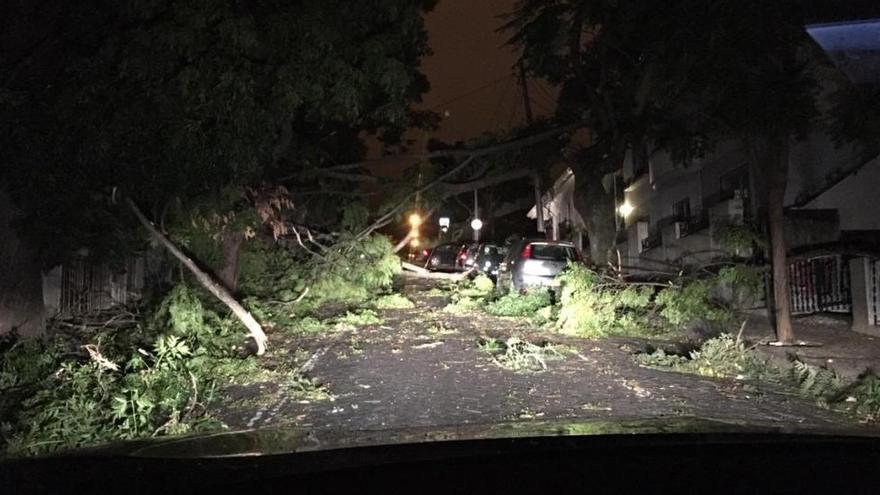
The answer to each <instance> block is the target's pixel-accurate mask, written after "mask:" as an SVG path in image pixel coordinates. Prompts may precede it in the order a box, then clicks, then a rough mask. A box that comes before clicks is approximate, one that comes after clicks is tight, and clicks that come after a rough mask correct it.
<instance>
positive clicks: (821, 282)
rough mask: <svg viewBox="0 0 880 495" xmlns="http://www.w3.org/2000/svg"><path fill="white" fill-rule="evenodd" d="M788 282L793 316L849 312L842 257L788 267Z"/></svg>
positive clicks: (846, 282) (848, 297) (813, 259)
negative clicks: (824, 312)
mask: <svg viewBox="0 0 880 495" xmlns="http://www.w3.org/2000/svg"><path fill="white" fill-rule="evenodd" d="M788 280H789V288H790V291H791V312H792V314H808V313H818V312H820V311H831V312H839V313H848V312H850V311H852V294H851V292H850V281H849V266H848V264H847V262H846V260H845V259H844V258H843V256H841V255H830V256H818V257H815V258H810V259H805V260H798V261H795V262H793V263H790V264H789V266H788Z"/></svg>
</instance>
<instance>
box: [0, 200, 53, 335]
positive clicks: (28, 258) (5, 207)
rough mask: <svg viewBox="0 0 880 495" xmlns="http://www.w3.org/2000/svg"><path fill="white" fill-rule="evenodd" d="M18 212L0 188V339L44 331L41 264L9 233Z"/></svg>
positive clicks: (20, 241)
mask: <svg viewBox="0 0 880 495" xmlns="http://www.w3.org/2000/svg"><path fill="white" fill-rule="evenodd" d="M17 216H18V212H17V211H16V209H15V207H14V206H13V205H12V202H11V201H10V199H9V197H8V195H7V194H6V193H5V191H4V189H3V185H2V184H0V335H3V334H6V333H9V332H11V331H13V330H15V331H16V332H17V333H18V334H19V335H22V336H35V335H39V334H40V333H41V332H42V330H43V317H44V311H43V290H42V279H41V275H40V269H41V267H40V261H39V259H38V257H37V253H36V251H35V250H34V249H32V248H30V247H29V246H27V245H26V244H25V243H24V242H23V241H22V240H21V239H20V238H19V237H18V236H17V235H16V233H15V231H14V230H13V229H12V225H11V224H12V222H13V221H14V220H15V219H16V217H17Z"/></svg>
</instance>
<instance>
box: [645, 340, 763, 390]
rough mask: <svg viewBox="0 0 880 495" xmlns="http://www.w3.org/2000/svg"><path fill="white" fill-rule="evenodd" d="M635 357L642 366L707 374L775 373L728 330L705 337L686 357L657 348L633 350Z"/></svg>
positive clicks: (758, 375) (752, 375) (750, 375)
mask: <svg viewBox="0 0 880 495" xmlns="http://www.w3.org/2000/svg"><path fill="white" fill-rule="evenodd" d="M635 359H636V362H638V363H639V364H642V365H645V366H659V367H669V368H672V369H673V370H675V371H681V372H687V373H696V374H698V375H703V376H711V377H726V378H739V379H744V378H748V379H768V378H773V377H775V376H777V374H778V373H777V370H776V369H774V368H773V367H772V366H771V365H770V364H769V362H768V361H767V360H766V359H764V358H762V357H761V356H760V355H759V354H758V353H757V352H755V351H754V350H753V349H751V348H749V347H747V346H746V345H745V343H743V342H742V341H741V340H740V339H738V338H734V337H733V336H731V335H730V334H722V335H720V336H718V337H716V338H713V339H709V340H707V341H706V342H704V343H703V345H702V346H701V347H700V348H699V349H697V350H694V351H692V352H691V353H690V354H689V355H688V356H687V357H685V356H678V355H674V354H667V353H666V352H664V351H663V350H662V349H661V350H657V351H654V352H653V353H651V354H647V353H644V354H637V355H636V356H635Z"/></svg>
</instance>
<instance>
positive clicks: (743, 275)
mask: <svg viewBox="0 0 880 495" xmlns="http://www.w3.org/2000/svg"><path fill="white" fill-rule="evenodd" d="M717 283H718V285H719V286H720V288H721V289H722V290H724V291H725V292H726V293H727V294H728V299H729V302H730V305H731V306H732V309H734V310H735V311H742V310H744V309H746V308H747V307H749V306H752V305H754V304H755V303H756V302H757V301H759V300H760V299H761V297H762V295H763V294H764V272H763V271H762V270H761V269H760V268H759V267H756V266H749V265H732V266H726V267H724V268H722V269H721V270H720V271H719V272H718V277H717Z"/></svg>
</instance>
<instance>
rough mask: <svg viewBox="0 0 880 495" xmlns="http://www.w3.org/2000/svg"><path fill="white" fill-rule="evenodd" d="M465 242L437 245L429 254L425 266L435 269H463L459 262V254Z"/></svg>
mask: <svg viewBox="0 0 880 495" xmlns="http://www.w3.org/2000/svg"><path fill="white" fill-rule="evenodd" d="M463 246H464V243H462V242H449V243H446V244H440V245H438V246H435V247H434V248H433V249H431V250H430V252H429V253H428V254H427V257H426V260H425V268H427V269H428V270H434V271H448V272H452V271H458V270H461V268H460V267H459V263H458V254H459V253H460V252H461V250H462V247H463Z"/></svg>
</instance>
